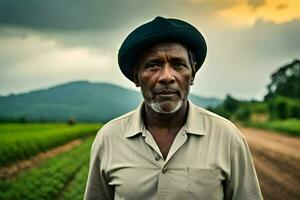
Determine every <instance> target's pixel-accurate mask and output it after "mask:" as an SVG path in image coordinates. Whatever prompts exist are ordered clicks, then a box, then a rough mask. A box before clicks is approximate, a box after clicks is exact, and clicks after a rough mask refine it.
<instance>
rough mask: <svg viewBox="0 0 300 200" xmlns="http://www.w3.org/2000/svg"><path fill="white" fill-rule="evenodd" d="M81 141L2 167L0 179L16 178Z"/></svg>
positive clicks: (77, 140)
mask: <svg viewBox="0 0 300 200" xmlns="http://www.w3.org/2000/svg"><path fill="white" fill-rule="evenodd" d="M81 143H82V139H76V140H73V141H71V142H69V143H67V144H64V145H62V146H59V147H56V148H54V149H51V150H49V151H45V152H41V153H39V154H38V155H36V156H34V157H32V158H30V159H27V160H21V161H18V162H16V163H13V164H12V165H9V166H7V167H3V168H0V180H3V179H8V178H14V177H16V176H17V175H18V174H20V173H21V172H23V171H25V170H26V169H29V168H32V167H34V166H36V165H38V164H39V163H40V162H41V161H43V160H45V159H49V158H52V157H54V156H56V155H58V154H61V153H63V152H67V151H69V150H71V149H73V148H74V147H76V146H78V145H80V144H81Z"/></svg>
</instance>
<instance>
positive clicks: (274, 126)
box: [245, 119, 300, 136]
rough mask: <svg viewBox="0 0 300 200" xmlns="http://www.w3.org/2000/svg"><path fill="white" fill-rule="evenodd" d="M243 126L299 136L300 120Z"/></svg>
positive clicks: (254, 123)
mask: <svg viewBox="0 0 300 200" xmlns="http://www.w3.org/2000/svg"><path fill="white" fill-rule="evenodd" d="M245 125H248V126H253V127H257V128H262V129H268V130H273V131H279V132H282V133H289V134H291V135H295V136H300V119H287V120H274V121H267V122H253V121H252V122H247V123H246V124H245Z"/></svg>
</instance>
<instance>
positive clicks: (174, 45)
mask: <svg viewBox="0 0 300 200" xmlns="http://www.w3.org/2000/svg"><path fill="white" fill-rule="evenodd" d="M165 52H172V53H175V54H186V55H187V53H188V49H187V47H186V46H185V45H183V44H181V43H178V42H159V43H155V44H152V45H151V46H148V47H147V48H146V49H145V51H144V52H143V56H145V55H147V56H151V55H156V54H160V53H165Z"/></svg>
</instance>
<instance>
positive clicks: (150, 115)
mask: <svg viewBox="0 0 300 200" xmlns="http://www.w3.org/2000/svg"><path fill="white" fill-rule="evenodd" d="M144 106H145V107H144V108H145V109H144V111H145V112H144V116H143V118H144V123H145V126H146V128H147V129H148V130H150V129H152V128H159V129H169V130H170V129H178V128H181V127H182V126H183V125H184V124H185V122H186V117H187V112H188V103H187V101H185V102H184V103H183V104H182V106H181V108H179V110H178V111H176V112H174V113H158V112H155V111H154V110H152V108H150V107H149V106H147V105H146V104H144Z"/></svg>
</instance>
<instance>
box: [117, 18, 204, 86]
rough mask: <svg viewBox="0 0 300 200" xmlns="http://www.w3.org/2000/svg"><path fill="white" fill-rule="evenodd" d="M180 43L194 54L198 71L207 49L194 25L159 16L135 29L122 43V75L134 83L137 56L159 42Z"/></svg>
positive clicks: (120, 53) (120, 52)
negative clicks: (133, 74)
mask: <svg viewBox="0 0 300 200" xmlns="http://www.w3.org/2000/svg"><path fill="white" fill-rule="evenodd" d="M166 41H168V42H179V43H182V44H184V45H186V46H187V47H188V48H189V49H190V50H191V51H192V52H193V53H194V58H195V61H196V63H197V64H196V71H197V70H198V69H199V68H200V67H201V65H202V63H203V62H204V59H205V57H206V52H207V47H206V42H205V39H204V37H203V36H202V34H201V33H200V32H199V31H198V29H197V28H195V27H194V26H193V25H191V24H189V23H187V22H185V21H182V20H179V19H172V18H164V17H161V16H158V17H156V18H154V19H153V20H152V21H150V22H147V23H145V24H143V25H141V26H139V27H137V28H136V29H134V30H133V31H132V32H131V33H130V34H129V35H128V36H127V37H126V39H125V40H124V42H123V43H122V45H121V47H120V49H119V53H118V63H119V67H120V69H121V71H122V73H123V74H124V75H125V76H126V77H127V78H128V79H129V80H131V81H133V77H132V72H133V67H134V65H135V62H136V58H137V56H138V55H139V54H140V53H141V52H142V51H144V50H145V48H147V46H149V45H152V44H154V43H157V42H166Z"/></svg>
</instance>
